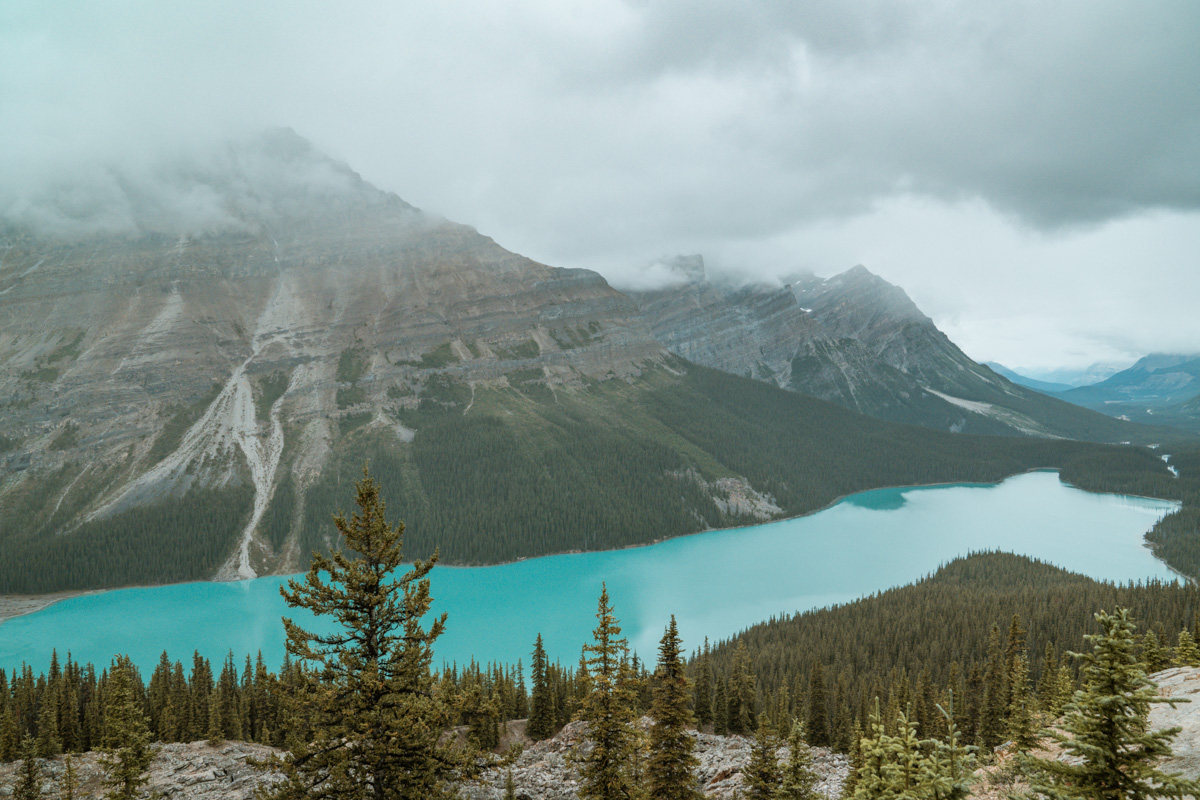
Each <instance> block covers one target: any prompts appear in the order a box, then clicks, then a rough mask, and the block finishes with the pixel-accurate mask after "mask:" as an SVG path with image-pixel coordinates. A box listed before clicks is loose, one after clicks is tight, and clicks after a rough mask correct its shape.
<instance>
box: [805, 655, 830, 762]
mask: <svg viewBox="0 0 1200 800" xmlns="http://www.w3.org/2000/svg"><path fill="white" fill-rule="evenodd" d="M805 723H806V724H805V727H806V729H807V732H808V743H809V744H810V745H812V746H813V747H829V745H830V741H829V711H828V709H827V708H826V703H825V670H824V669H823V668H822V667H821V662H820V661H813V664H812V669H811V670H809V673H808V713H807V715H806V718H805Z"/></svg>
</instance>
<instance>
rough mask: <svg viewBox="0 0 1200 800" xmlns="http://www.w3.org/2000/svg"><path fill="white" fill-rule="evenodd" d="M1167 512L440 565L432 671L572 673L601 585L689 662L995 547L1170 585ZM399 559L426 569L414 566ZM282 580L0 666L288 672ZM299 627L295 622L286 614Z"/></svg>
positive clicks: (990, 507) (882, 529)
mask: <svg viewBox="0 0 1200 800" xmlns="http://www.w3.org/2000/svg"><path fill="white" fill-rule="evenodd" d="M1176 507H1177V506H1176V504H1174V503H1172V502H1168V501H1164V500H1154V499H1148V498H1141V497H1127V496H1122V495H1106V494H1091V493H1087V492H1083V491H1080V490H1078V489H1075V488H1073V487H1070V486H1067V485H1065V484H1063V483H1062V482H1060V481H1059V479H1058V475H1057V473H1054V472H1049V471H1044V472H1033V473H1027V474H1023V475H1017V476H1014V477H1011V478H1009V479H1007V480H1005V481H1003V482H1002V483H999V484H953V485H947V486H937V487H920V488H900V489H877V490H874V491H869V492H863V493H861V494H857V495H852V496H851V497H848V498H846V499H844V500H842V501H840V502H839V503H837V504H836V505H833V506H831V507H829V508H827V509H825V510H823V511H821V512H818V513H816V514H813V515H810V516H807V517H799V518H796V519H791V520H785V521H781V522H772V523H767V524H764V525H755V526H751V527H745V528H736V529H732V530H724V531H710V532H707V533H701V534H696V535H693V536H684V537H680V538H676V539H671V540H669V541H666V542H662V543H660V544H655V545H651V546H648V547H638V548H631V549H628V550H616V551H607V552H599V553H578V554H569V555H558V556H547V557H544V558H536V559H528V560H526V561H519V562H516V563H512V564H503V565H499V566H490V567H441V566H438V567H435V568H434V570H433V573H432V578H433V586H432V589H433V596H434V608H435V610H436V611H437V612H441V611H445V612H447V613H448V614H449V619H448V621H447V627H446V633H445V635H444V636H443V637H442V638H441V639H440V640H439V641H438V644H437V647H436V649H435V660H434V663H435V665H436V664H440V663H441V662H443V661H457V662H458V663H460V664H461V663H465V662H466V661H467V660H468V659H470V658H471V657H472V656H474V657H475V658H476V659H477V660H480V661H483V662H486V661H490V660H502V661H506V662H515V661H516V660H517V659H518V658H522V659H524V662H525V664H526V667H527V668H528V664H529V652H530V650H531V649H532V646H533V641H534V638H535V637H536V636H537V634H538V633H539V632H541V634H542V636H543V638H544V640H545V643H546V649H547V651H548V653H549V654H550V657H551V659H556V658H557V659H560V660H561V661H563V662H564V663H566V664H573V663H574V662H576V661H577V660H578V658H579V650H580V646H581V645H582V644H583V642H584V641H585V640H587V639H589V638H590V635H591V630H592V628H593V627H594V626H595V617H594V614H595V612H596V600H597V597H598V596H599V594H600V586H601V583H602V582H607V584H608V591H609V595H610V598H611V601H612V604H613V606H614V607H615V611H616V614H617V617H618V618H619V619H620V620H621V624H622V627H623V628H624V633H625V635H626V636H628V637H629V641H630V644H631V646H633V647H634V648H635V649H636V650H637V651H638V652H639V653H640V654H641V655H642V657H644V658H646V659H648V660H650V661H653V659H654V657H655V648H656V645H657V642H658V639H659V638H660V637H661V636H662V631H663V628H664V627H665V625H666V624H667V621H668V618H669V616H670V615H671V614H674V615H675V617H676V620H677V622H678V624H679V630H680V634H681V636H682V638H683V641H684V646H685V648H687V649H688V650H690V649H691V648H693V647H695V646H698V645H699V644H701V643H702V642H703V638H704V637H705V636H708V637H710V638H711V639H714V640H715V639H719V638H724V637H728V636H730V635H731V634H734V633H736V632H737V631H739V630H741V629H743V628H745V627H747V626H749V625H752V624H754V623H756V622H759V621H761V620H765V619H767V618H769V617H771V616H773V615H781V614H791V613H793V612H795V611H800V610H806V609H811V608H819V607H822V606H827V605H831V604H835V603H843V602H846V601H849V600H853V599H855V598H858V597H862V596H864V595H868V594H871V593H872V592H875V591H879V590H882V589H887V588H889V587H892V586H898V585H902V584H906V583H911V582H912V581H915V580H917V579H919V578H921V577H923V576H924V575H926V574H928V573H930V572H932V571H933V570H935V569H936V568H937V567H938V566H939V565H940V564H942V563H945V562H946V561H949V560H951V559H953V558H954V557H955V556H959V555H965V554H967V553H969V552H972V551H979V550H990V549H1000V550H1007V551H1011V552H1015V553H1021V554H1025V555H1029V556H1033V557H1036V558H1040V559H1042V560H1043V561H1048V562H1051V563H1054V564H1058V565H1060V566H1063V567H1066V568H1068V569H1072V570H1075V571H1077V572H1082V573H1084V574H1086V575H1090V576H1092V577H1093V578H1098V579H1104V580H1112V581H1121V582H1123V581H1128V580H1143V579H1149V578H1158V579H1166V580H1170V579H1173V577H1174V576H1173V575H1172V573H1171V572H1170V570H1168V569H1167V567H1166V566H1165V565H1164V564H1163V563H1162V562H1161V561H1158V560H1157V559H1155V558H1154V557H1153V556H1152V555H1151V554H1150V551H1149V550H1148V549H1147V548H1146V547H1145V546H1144V545H1143V541H1142V537H1143V535H1144V534H1145V532H1146V531H1148V530H1150V528H1152V527H1153V526H1154V523H1155V522H1156V521H1157V520H1159V519H1160V518H1161V517H1163V516H1164V515H1165V514H1167V513H1169V512H1170V511H1172V510H1174V509H1175V508H1176ZM410 555H414V556H418V557H419V556H423V555H425V554H423V553H413V554H410ZM285 580H286V578H280V577H270V578H259V579H257V580H252V581H244V582H239V583H187V584H178V585H173V586H162V587H154V588H145V589H118V590H114V591H108V592H101V593H97V594H91V595H84V596H80V597H75V598H71V599H69V600H64V601H62V602H59V603H56V604H55V605H52V606H50V607H48V608H46V609H43V610H41V611H38V612H37V613H34V614H29V615H27V616H24V617H17V618H15V619H11V620H8V621H7V622H4V623H0V668H5V669H8V670H11V669H12V668H14V667H17V666H19V665H20V664H21V663H22V662H28V663H30V664H31V665H32V666H33V667H34V670H35V672H38V671H42V670H45V669H46V667H47V665H48V664H49V657H50V651H51V649H52V648H58V652H59V655H60V657H61V656H65V654H66V653H67V651H70V652H71V654H72V656H73V657H74V658H75V660H77V661H83V662H87V661H91V662H93V663H95V664H96V665H97V667H99V666H101V665H107V664H108V663H109V661H110V660H111V658H112V656H113V655H114V654H115V653H126V654H129V655H130V656H131V657H132V658H133V660H134V662H135V663H136V664H138V665H139V666H140V667H141V668H142V669H143V670H149V669H151V668H153V666H154V664H155V663H156V662H157V660H158V657H159V654H160V653H162V651H163V650H164V649H165V650H167V651H168V653H169V654H170V656H171V658H172V659H173V660H175V659H179V660H182V661H183V662H184V664H185V665H188V666H187V668H188V669H190V663H191V654H192V651H193V650H199V651H200V652H201V653H202V654H203V655H204V656H206V657H208V658H210V659H211V660H212V661H213V662H214V664H215V663H217V662H219V661H221V660H222V659H223V658H224V657H225V654H226V653H227V652H228V651H229V650H230V649H232V650H233V652H234V655H235V657H236V658H237V660H238V663H239V664H240V663H241V662H242V660H244V658H245V655H246V654H247V653H250V654H253V653H255V652H256V651H258V650H260V649H261V650H262V652H263V655H264V657H265V658H266V660H267V664H268V665H269V666H270V667H271V668H272V669H275V668H277V667H278V665H279V663H280V662H281V660H282V658H283V627H282V625H281V624H280V621H279V619H280V617H281V616H282V615H284V614H285V613H289V611H288V609H287V608H286V606H285V605H284V603H283V600H282V598H280V596H279V586H280V584H281V583H283V582H284V581H285ZM294 616H295V618H296V619H297V621H302V620H303V619H305V617H304V615H301V614H294Z"/></svg>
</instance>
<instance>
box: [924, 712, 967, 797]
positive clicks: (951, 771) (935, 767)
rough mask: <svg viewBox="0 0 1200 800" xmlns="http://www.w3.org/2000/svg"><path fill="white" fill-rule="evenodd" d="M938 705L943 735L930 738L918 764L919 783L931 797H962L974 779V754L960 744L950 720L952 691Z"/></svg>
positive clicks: (960, 737) (957, 732)
mask: <svg viewBox="0 0 1200 800" xmlns="http://www.w3.org/2000/svg"><path fill="white" fill-rule="evenodd" d="M946 704H947V707H946V708H943V707H942V706H940V705H939V706H938V707H937V710H938V713H939V714H940V715H941V716H942V718H943V720H944V721H945V725H946V738H945V739H943V740H931V741H932V744H933V750H932V752H931V753H930V754H929V755H928V756H927V757H926V758H925V760H924V762H923V763H922V765H921V778H922V785H923V786H924V787H925V789H926V791H927V792H928V795H929V797H930V798H931V800H963V799H964V798H966V797H970V795H971V785H972V783H973V782H974V771H975V766H976V764H975V756H974V754H973V753H972V752H971V750H970V749H968V748H966V747H964V746H963V744H962V736H961V734H960V733H959V731H958V725H957V723H956V722H955V721H954V692H953V691H951V692H950V694H949V697H948V698H947V701H946Z"/></svg>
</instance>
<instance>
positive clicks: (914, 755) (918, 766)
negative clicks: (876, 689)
mask: <svg viewBox="0 0 1200 800" xmlns="http://www.w3.org/2000/svg"><path fill="white" fill-rule="evenodd" d="M922 744H923V742H922V741H921V740H920V739H919V738H918V737H917V723H916V722H914V721H913V720H911V719H909V714H908V711H907V710H906V711H902V712H901V713H900V714H899V716H897V717H896V734H895V735H894V736H892V737H890V738H889V739H888V740H887V741H886V742H885V743H884V746H885V752H886V753H887V763H886V764H885V765H884V768H883V775H884V779H885V781H886V783H887V786H888V788H889V789H890V791H892V792H893V793H895V796H896V797H904V798H918V797H922V796H923V795H924V794H925V789H926V787H925V785H924V780H925V774H926V772H927V771H926V770H925V769H923V767H924V761H925V759H924V753H923V751H922V749H921V748H922Z"/></svg>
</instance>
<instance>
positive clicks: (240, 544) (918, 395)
mask: <svg viewBox="0 0 1200 800" xmlns="http://www.w3.org/2000/svg"><path fill="white" fill-rule="evenodd" d="M84 178H86V180H83V182H82V183H81V184H80V185H79V186H73V187H68V188H65V189H64V188H60V189H58V190H55V191H49V192H47V193H46V194H44V195H41V196H37V197H33V198H30V199H29V200H28V201H27V202H25V203H23V204H22V205H21V206H20V207H17V208H13V209H8V210H6V211H5V221H4V222H3V223H2V225H0V254H2V255H0V364H2V365H3V370H0V593H12V592H46V591H55V590H60V589H72V588H91V587H99V586H115V585H130V584H147V583H160V582H167V581H182V580H194V579H201V578H210V577H214V576H217V577H223V578H236V577H249V576H252V575H255V574H261V573H264V572H281V571H294V570H296V569H298V568H299V567H301V566H302V565H304V564H306V563H307V561H308V557H309V554H310V552H311V551H312V550H313V549H316V548H324V547H328V546H330V545H331V544H332V542H331V539H330V535H331V534H330V530H331V529H330V525H329V515H330V513H331V512H333V511H335V510H336V509H337V508H339V507H342V506H344V505H346V504H347V502H348V500H349V498H350V497H351V492H352V488H353V482H354V480H355V479H356V478H358V477H361V475H362V472H363V468H364V465H367V464H369V468H370V471H371V474H372V475H374V476H376V477H378V478H379V479H380V481H381V483H382V484H383V486H384V497H385V499H387V501H388V502H389V504H390V507H391V508H392V509H393V510H395V511H396V513H397V515H398V516H401V517H402V518H403V519H405V521H406V522H407V524H408V525H409V535H408V537H407V539H406V542H407V544H408V546H409V552H410V553H411V554H413V555H417V556H423V555H425V554H427V553H429V552H432V551H433V550H434V548H435V547H437V548H440V552H441V555H442V557H443V558H444V559H445V560H446V561H448V562H450V563H491V562H497V561H503V560H508V559H514V558H522V557H527V556H536V555H543V554H546V553H552V552H564V551H570V550H580V549H601V548H612V547H623V546H628V545H632V544H640V543H645V542H650V541H654V540H657V539H661V538H663V537H666V536H674V535H679V534H684V533H689V532H693V531H698V530H704V529H708V528H719V527H729V526H733V525H739V524H747V523H751V522H756V521H760V520H765V519H773V518H778V517H780V516H789V515H795V514H801V513H806V512H809V511H813V510H816V509H818V508H821V507H822V506H824V505H827V504H828V503H830V502H832V501H833V500H835V499H836V498H838V497H840V496H842V495H845V494H848V493H850V492H855V491H860V490H863V489H867V488H873V487H877V486H884V485H898V484H914V483H934V482H946V481H956V480H977V481H978V480H996V479H999V478H1001V477H1003V476H1005V475H1008V474H1012V473H1013V472H1017V471H1021V470H1025V469H1030V468H1034V467H1046V466H1068V465H1070V464H1072V463H1092V464H1100V463H1118V464H1121V465H1122V468H1125V469H1128V470H1130V471H1132V472H1137V473H1139V474H1140V473H1142V472H1145V473H1147V474H1158V473H1162V475H1163V476H1165V475H1167V473H1166V468H1165V466H1164V465H1163V463H1162V462H1161V461H1160V460H1159V459H1158V458H1157V457H1155V456H1154V454H1153V453H1151V452H1150V451H1148V450H1138V451H1133V450H1130V449H1129V448H1124V449H1117V448H1103V447H1099V446H1095V445H1087V444H1082V443H1065V442H1064V443H1059V442H1054V441H1048V440H1045V439H1035V438H1020V437H1009V438H1007V439H992V438H979V437H964V436H958V435H953V434H951V433H950V432H949V431H950V430H963V429H966V430H970V431H979V432H1004V433H1010V434H1011V433H1017V432H1026V431H1027V432H1032V433H1038V434H1048V435H1076V436H1080V437H1084V436H1090V437H1091V438H1096V439H1105V438H1110V439H1111V438H1118V437H1119V438H1123V439H1127V440H1134V437H1133V436H1132V435H1130V434H1128V433H1126V432H1127V431H1131V430H1136V429H1135V428H1133V426H1129V425H1127V424H1125V423H1121V422H1119V421H1116V420H1112V419H1109V418H1107V417H1103V416H1101V415H1096V414H1092V413H1091V412H1087V411H1084V410H1080V409H1077V408H1075V407H1073V406H1070V405H1066V404H1062V403H1057V401H1053V400H1050V399H1048V398H1041V397H1040V396H1039V395H1036V394H1034V393H1030V392H1027V390H1023V389H1020V388H1019V387H1015V386H1013V385H1012V384H1009V383H1008V382H1007V381H1005V380H1004V379H1002V378H1000V377H999V376H996V375H995V374H994V373H991V372H990V371H989V370H987V369H986V368H984V367H980V366H979V365H976V364H974V362H971V361H970V360H969V359H967V358H966V357H965V356H963V355H962V354H961V352H960V351H958V350H957V348H955V347H954V346H953V345H952V344H951V343H950V342H949V340H947V339H946V338H945V336H944V335H942V334H941V333H940V332H939V331H937V330H936V328H934V327H933V326H932V324H931V323H929V321H928V319H927V318H925V317H924V315H922V314H920V312H919V311H918V310H917V309H916V307H915V306H913V305H912V304H911V302H908V300H907V297H905V296H904V295H903V292H902V291H901V290H899V289H897V288H896V287H893V286H890V285H889V284H886V283H885V282H883V281H881V280H880V279H878V278H876V277H875V276H873V275H870V273H868V272H866V270H864V269H861V268H858V269H855V270H851V271H850V272H849V273H846V274H845V275H843V276H838V277H837V278H833V279H830V280H829V281H819V280H817V279H815V278H814V279H810V280H808V281H807V282H806V283H804V284H803V285H800V284H797V285H795V286H788V287H775V288H773V289H767V288H749V289H746V290H741V291H740V293H739V291H735V290H731V289H726V288H721V287H715V286H710V287H705V285H704V282H703V281H702V280H701V281H700V282H699V283H697V282H696V281H695V280H693V281H692V282H691V283H689V284H687V286H685V287H683V288H680V289H677V290H676V292H675V294H664V295H662V296H661V298H660V299H661V300H662V305H661V306H659V307H657V308H655V307H654V306H653V302H652V298H649V297H647V296H640V297H637V298H632V297H630V296H627V295H625V294H622V293H620V292H618V291H616V290H614V289H613V288H612V287H610V286H609V285H608V283H607V282H606V281H605V280H604V279H603V278H602V277H601V276H599V275H598V274H596V273H594V272H590V271H587V270H576V269H562V268H556V267H552V266H547V265H544V264H540V263H537V262H535V261H532V260H530V259H528V258H524V257H522V256H520V255H517V254H515V253H511V252H509V251H507V250H505V249H504V248H502V247H500V246H499V245H498V244H497V243H496V242H494V241H492V240H491V239H489V238H488V237H486V236H483V235H481V234H480V233H478V232H477V231H475V230H474V229H472V228H469V227H467V226H464V225H459V224H456V223H453V222H449V221H446V220H444V219H440V218H438V217H436V216H434V215H431V214H428V213H425V212H422V211H420V210H419V209H416V208H414V207H412V206H411V205H409V204H407V203H405V202H404V201H403V200H401V199H400V198H398V197H396V196H395V195H392V194H388V193H386V192H382V191H380V190H378V189H376V188H375V187H373V186H371V185H370V184H369V183H367V182H365V181H364V180H363V179H362V178H361V177H360V176H358V175H357V174H356V173H354V172H353V171H352V170H351V169H350V168H349V167H347V166H346V165H345V164H342V163H340V162H337V161H335V160H333V159H330V158H328V157H326V156H324V155H322V154H321V153H319V152H317V151H316V150H315V149H313V148H312V147H311V145H309V143H308V142H306V141H305V140H303V139H302V138H300V137H298V136H296V135H295V134H294V133H292V132H290V131H275V132H271V133H269V134H267V135H264V136H261V137H258V138H256V139H253V140H249V141H243V142H239V143H234V144H231V145H229V146H227V147H224V148H222V149H220V150H218V151H216V152H213V153H208V154H202V155H199V156H193V157H192V158H191V159H190V160H187V161H181V162H178V163H172V164H164V165H161V166H160V167H158V168H156V169H155V170H151V171H148V172H143V173H138V174H127V173H123V172H121V171H119V170H111V171H107V172H105V171H102V172H100V173H97V174H96V175H91V176H84ZM693 266H695V265H693ZM688 287H691V288H688ZM688 291H690V292H692V295H691V297H692V298H693V300H694V303H693V305H694V306H696V307H697V308H699V309H701V311H702V313H693V314H691V315H689V314H687V313H683V312H680V311H679V307H680V305H679V304H680V301H679V298H680V297H686V296H687V295H686V292H688ZM689 316H690V317H691V318H692V319H689ZM672 320H673V321H672ZM692 321H694V322H697V323H698V324H697V325H693V326H691V327H689V322H692ZM706 338H707V340H708V341H707V343H705V341H703V340H704V339H706ZM689 342H691V343H692V345H689V346H690V347H691V349H690V350H689V349H686V348H685V345H686V344H687V343H689ZM722 342H723V343H725V344H721V345H720V346H723V347H727V349H728V350H729V351H730V353H731V354H732V355H731V356H730V357H729V358H728V359H727V360H726V361H723V362H722V363H721V364H719V365H717V366H719V367H720V369H724V370H728V372H721V371H717V370H713V369H708V368H705V367H704V366H700V365H698V364H696V363H692V362H693V361H698V362H701V364H702V363H704V362H705V361H706V360H709V359H710V358H711V357H713V354H714V353H717V351H718V348H717V347H716V346H717V345H718V344H720V343H722ZM773 342H774V343H776V345H777V346H776V347H775V349H772V346H771V345H772V343H773ZM756 350H757V351H758V352H759V354H760V355H759V357H758V358H757V360H756V361H751V360H750V359H751V357H752V356H753V354H754V352H755V351H756ZM680 355H682V356H684V357H683V358H681V357H680ZM686 359H692V361H689V360H686ZM757 361H762V362H763V366H762V367H756V366H755V365H756V363H757ZM756 368H758V369H760V370H761V371H760V372H757V373H756V372H755V369H756ZM767 369H770V370H772V371H774V375H769V374H768V373H767V372H766V370H767ZM729 373H736V374H729ZM744 375H753V376H755V377H757V378H759V379H760V380H758V381H755V380H752V379H750V378H746V377H740V376H744ZM783 386H786V387H787V388H788V389H795V388H797V387H806V388H807V387H814V390H815V388H820V389H821V391H823V392H824V393H825V394H826V395H827V396H829V397H831V398H832V399H835V400H836V401H837V402H838V403H840V405H842V406H849V408H843V407H839V406H838V405H833V404H831V403H827V402H824V401H823V400H820V399H817V398H814V397H811V396H808V395H804V394H799V393H797V392H795V391H785V390H784V389H783V388H781V387H783ZM989 387H990V388H989ZM818 393H820V392H818ZM1031 398H1032V399H1031ZM998 400H1004V401H1005V402H1006V403H1007V405H1003V406H1002V405H1000V403H999V402H998ZM860 410H862V411H868V412H871V413H874V414H876V415H878V416H881V417H888V418H890V419H893V420H901V421H921V422H924V423H925V424H928V425H931V426H932V427H937V428H942V430H941V431H938V430H927V429H922V428H918V427H912V426H907V425H898V424H895V422H888V421H885V420H880V419H874V418H872V417H867V416H863V415H862V414H860V413H858V411H860Z"/></svg>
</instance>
